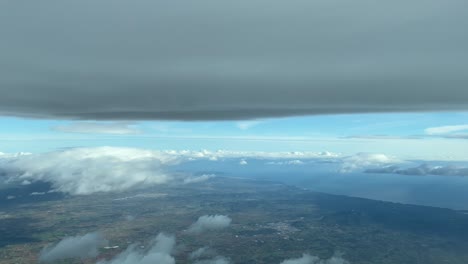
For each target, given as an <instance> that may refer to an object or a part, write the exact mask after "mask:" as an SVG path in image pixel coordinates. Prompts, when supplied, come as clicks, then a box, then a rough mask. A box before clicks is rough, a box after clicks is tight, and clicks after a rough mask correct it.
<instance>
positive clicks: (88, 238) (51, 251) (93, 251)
mask: <svg viewBox="0 0 468 264" xmlns="http://www.w3.org/2000/svg"><path fill="white" fill-rule="evenodd" d="M105 245H107V240H105V239H104V237H103V236H102V235H101V234H99V233H89V234H86V235H84V236H76V237H68V238H65V239H63V240H62V241H60V242H59V243H57V244H56V245H54V246H50V247H46V248H44V249H43V250H42V251H41V253H40V256H39V261H40V262H53V261H56V260H61V259H67V258H94V257H96V256H97V255H98V254H99V248H100V247H103V246H105Z"/></svg>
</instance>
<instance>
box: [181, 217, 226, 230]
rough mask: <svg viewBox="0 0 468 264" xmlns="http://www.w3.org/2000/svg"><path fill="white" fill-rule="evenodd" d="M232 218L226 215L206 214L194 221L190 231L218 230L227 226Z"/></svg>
mask: <svg viewBox="0 0 468 264" xmlns="http://www.w3.org/2000/svg"><path fill="white" fill-rule="evenodd" d="M231 222H232V219H231V218H229V217H228V216H225V215H204V216H200V217H199V218H198V220H197V221H196V222H195V223H193V224H192V225H191V226H190V227H189V229H188V231H189V232H193V233H203V232H208V231H217V230H221V229H224V228H227V227H228V226H229V225H230V224H231Z"/></svg>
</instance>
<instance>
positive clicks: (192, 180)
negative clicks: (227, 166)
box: [184, 174, 216, 184]
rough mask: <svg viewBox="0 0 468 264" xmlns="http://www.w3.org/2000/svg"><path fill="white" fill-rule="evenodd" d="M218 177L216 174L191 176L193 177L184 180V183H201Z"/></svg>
mask: <svg viewBox="0 0 468 264" xmlns="http://www.w3.org/2000/svg"><path fill="white" fill-rule="evenodd" d="M214 177H216V175H214V174H203V175H201V176H191V177H187V178H185V179H184V183H185V184H190V183H199V182H204V181H207V180H209V179H211V178H214Z"/></svg>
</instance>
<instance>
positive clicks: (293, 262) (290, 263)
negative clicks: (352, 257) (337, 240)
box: [281, 254, 349, 264]
mask: <svg viewBox="0 0 468 264" xmlns="http://www.w3.org/2000/svg"><path fill="white" fill-rule="evenodd" d="M281 264H349V262H348V261H346V260H344V259H343V258H341V257H340V256H333V257H331V258H330V259H320V258H319V257H316V256H311V255H309V254H304V255H302V257H301V258H296V259H288V260H285V261H283V262H281Z"/></svg>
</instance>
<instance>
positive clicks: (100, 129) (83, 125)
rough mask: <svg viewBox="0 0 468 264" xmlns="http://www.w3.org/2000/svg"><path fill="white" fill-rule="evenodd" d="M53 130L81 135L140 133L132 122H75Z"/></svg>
mask: <svg viewBox="0 0 468 264" xmlns="http://www.w3.org/2000/svg"><path fill="white" fill-rule="evenodd" d="M53 129H54V130H56V131H60V132H66V133H82V134H115V135H126V134H139V133H141V131H140V130H139V129H138V128H137V127H136V126H135V123H132V122H75V123H70V124H67V125H61V126H55V127H53Z"/></svg>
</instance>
